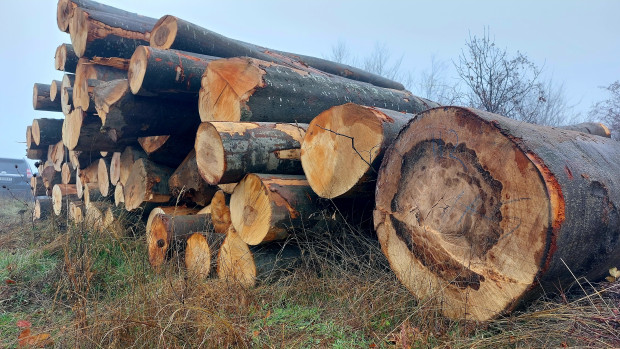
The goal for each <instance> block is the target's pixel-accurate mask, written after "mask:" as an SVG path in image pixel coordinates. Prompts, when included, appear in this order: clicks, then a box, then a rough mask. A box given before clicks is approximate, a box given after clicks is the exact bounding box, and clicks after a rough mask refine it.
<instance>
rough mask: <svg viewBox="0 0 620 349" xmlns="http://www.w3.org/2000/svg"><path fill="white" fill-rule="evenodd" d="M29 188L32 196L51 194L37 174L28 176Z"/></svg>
mask: <svg viewBox="0 0 620 349" xmlns="http://www.w3.org/2000/svg"><path fill="white" fill-rule="evenodd" d="M30 190H31V191H32V196H34V197H39V196H49V195H51V194H52V191H51V190H48V189H47V188H45V185H43V180H42V179H40V177H39V176H37V175H35V176H32V177H30Z"/></svg>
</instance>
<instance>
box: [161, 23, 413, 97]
mask: <svg viewBox="0 0 620 349" xmlns="http://www.w3.org/2000/svg"><path fill="white" fill-rule="evenodd" d="M150 45H151V46H152V47H155V48H159V49H176V50H182V51H187V52H195V53H200V54H204V55H210V56H216V57H225V58H228V57H237V56H246V57H253V58H258V59H262V60H265V61H269V62H275V63H279V64H285V65H289V66H292V67H294V68H297V69H306V70H316V69H320V70H322V71H325V72H327V73H329V74H333V75H339V76H342V77H346V78H349V79H353V80H360V81H365V82H368V83H371V84H373V85H376V86H381V87H386V88H391V89H396V90H404V89H405V87H404V86H403V85H402V84H401V83H398V82H396V81H393V80H390V79H388V78H384V77H382V76H379V75H376V74H372V73H369V72H367V71H365V70H362V69H359V68H355V67H352V66H349V65H346V64H342V63H336V62H331V61H328V60H325V59H320V58H315V57H309V56H302V55H298V54H294V53H288V52H282V51H274V50H271V49H267V48H264V47H259V46H256V45H253V44H249V43H245V42H242V41H239V40H233V39H230V38H227V37H225V36H223V35H220V34H218V33H215V32H212V31H210V30H207V29H205V28H202V27H199V26H197V25H195V24H193V23H190V22H187V21H184V20H182V19H180V18H177V17H174V16H170V15H166V16H164V17H162V18H160V19H159V21H157V23H156V24H155V26H154V28H153V31H152V32H151V37H150Z"/></svg>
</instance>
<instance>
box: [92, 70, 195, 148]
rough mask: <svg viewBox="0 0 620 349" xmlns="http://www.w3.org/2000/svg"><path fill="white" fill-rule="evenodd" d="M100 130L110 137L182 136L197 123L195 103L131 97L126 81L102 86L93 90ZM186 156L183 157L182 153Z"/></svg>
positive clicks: (189, 131)
mask: <svg viewBox="0 0 620 349" xmlns="http://www.w3.org/2000/svg"><path fill="white" fill-rule="evenodd" d="M94 97H95V104H96V107H97V113H98V115H99V117H100V118H101V121H102V131H105V132H107V133H108V135H109V136H110V138H112V139H113V140H114V139H118V138H122V137H146V136H156V135H161V134H165V133H170V134H182V135H186V134H189V133H191V132H194V133H195V132H196V128H197V127H198V125H199V124H200V117H199V115H198V108H197V105H196V103H186V102H183V101H174V100H170V99H160V98H150V97H143V96H135V95H133V94H132V93H131V91H130V90H129V82H128V81H127V80H126V79H120V80H113V81H109V82H106V83H102V84H101V85H100V86H98V87H97V88H95V90H94ZM186 155H187V154H186Z"/></svg>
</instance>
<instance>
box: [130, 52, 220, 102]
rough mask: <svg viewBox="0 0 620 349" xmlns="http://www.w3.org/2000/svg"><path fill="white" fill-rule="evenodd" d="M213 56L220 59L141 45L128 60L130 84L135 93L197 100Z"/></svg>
mask: <svg viewBox="0 0 620 349" xmlns="http://www.w3.org/2000/svg"><path fill="white" fill-rule="evenodd" d="M214 59H218V58H216V57H211V56H205V55H201V54H197V53H189V52H183V51H177V50H159V49H156V48H153V47H150V46H140V47H138V48H136V51H135V52H134V54H133V56H131V61H130V63H129V70H128V71H127V78H128V80H129V87H130V88H131V92H132V93H133V94H135V95H140V96H147V97H154V96H159V97H166V98H177V99H184V100H196V101H197V100H198V92H199V91H200V80H201V78H202V74H203V73H204V71H205V69H207V64H208V63H209V62H210V61H212V60H214Z"/></svg>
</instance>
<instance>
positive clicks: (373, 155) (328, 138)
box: [301, 103, 415, 199]
mask: <svg viewBox="0 0 620 349" xmlns="http://www.w3.org/2000/svg"><path fill="white" fill-rule="evenodd" d="M414 117H415V115H413V114H407V113H400V112H395V111H392V110H387V109H380V108H372V107H365V106H361V105H357V104H352V103H347V104H344V105H340V106H337V107H333V108H330V109H328V110H326V111H324V112H322V113H321V114H319V115H318V116H317V117H316V118H314V120H312V122H311V123H310V126H309V127H308V132H307V133H306V136H305V137H304V140H303V144H302V146H301V164H302V165H303V169H304V173H305V175H306V178H307V179H308V183H310V186H311V187H312V190H314V192H315V193H316V194H317V195H318V196H320V197H323V198H330V199H332V198H336V197H352V196H372V195H373V194H374V190H375V184H376V179H377V171H378V170H379V166H380V165H381V160H383V154H384V152H385V150H386V149H387V147H388V146H389V145H390V144H391V143H392V142H393V141H394V139H395V138H396V136H397V135H398V131H400V129H401V128H402V127H403V126H405V124H406V123H407V122H408V121H409V120H411V119H412V118H414Z"/></svg>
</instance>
